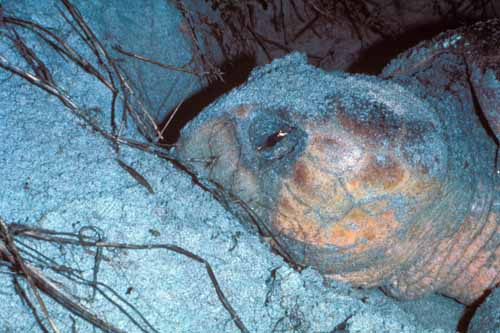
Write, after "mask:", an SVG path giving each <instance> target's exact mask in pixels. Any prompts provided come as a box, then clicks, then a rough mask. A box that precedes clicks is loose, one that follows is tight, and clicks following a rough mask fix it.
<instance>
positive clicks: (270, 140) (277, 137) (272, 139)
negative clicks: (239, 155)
mask: <svg viewBox="0 0 500 333" xmlns="http://www.w3.org/2000/svg"><path fill="white" fill-rule="evenodd" d="M288 133H290V130H281V129H280V130H279V131H277V132H274V133H273V134H271V135H270V136H268V137H267V139H266V141H265V142H264V144H263V145H260V146H257V151H261V150H266V149H269V148H272V147H274V146H276V144H278V142H280V141H281V140H283V139H284V138H285V137H286V136H287V135H288Z"/></svg>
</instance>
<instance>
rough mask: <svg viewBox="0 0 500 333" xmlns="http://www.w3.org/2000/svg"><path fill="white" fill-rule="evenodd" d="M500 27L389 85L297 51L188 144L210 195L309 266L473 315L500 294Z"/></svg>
mask: <svg viewBox="0 0 500 333" xmlns="http://www.w3.org/2000/svg"><path fill="white" fill-rule="evenodd" d="M499 78H500V20H490V21H487V22H482V23H478V24H475V25H472V26H469V27H465V28H461V29H459V30H454V31H449V32H445V33H443V34H441V35H439V36H437V37H436V38H434V39H433V40H431V41H425V42H422V43H420V44H419V45H417V46H416V47H414V48H412V49H410V50H408V51H406V52H405V53H403V54H402V55H400V56H399V57H397V58H396V59H395V60H393V61H392V62H390V63H389V65H387V66H386V68H385V69H384V70H383V71H382V73H381V74H380V75H379V76H367V75H354V74H349V73H343V72H325V71H323V70H321V69H318V68H315V67H313V66H311V65H308V64H307V61H306V58H305V56H303V55H302V54H300V53H292V54H290V55H288V56H287V57H285V58H282V59H278V60H275V61H273V62H272V63H271V64H269V65H266V66H263V67H262V68H258V69H256V70H254V71H253V72H252V74H251V75H250V77H249V78H248V80H247V82H246V83H245V84H244V85H242V86H240V87H238V88H235V89H234V90H233V91H231V92H230V93H228V94H227V95H225V96H223V97H221V98H220V99H218V100H217V101H216V102H214V103H213V104H212V105H210V106H209V107H207V108H206V109H205V110H203V111H202V112H201V113H200V114H199V115H198V116H197V117H196V118H195V119H194V120H192V121H191V122H190V123H189V124H188V125H187V126H186V127H185V128H184V129H183V130H182V132H181V137H180V139H179V142H178V145H177V147H176V148H175V154H176V156H177V158H178V159H179V161H180V162H181V163H182V164H184V165H185V166H186V168H187V169H188V170H190V171H191V172H192V173H193V174H194V175H195V176H196V178H197V179H198V180H199V182H200V183H201V184H202V185H203V186H205V187H206V188H207V189H209V190H210V191H211V192H213V193H214V195H215V196H216V198H217V199H218V200H220V201H221V202H222V203H223V204H224V205H225V206H226V207H227V208H228V209H229V210H230V211H232V212H233V213H234V214H235V215H236V216H237V217H238V218H239V219H240V220H242V221H244V222H246V223H247V224H248V225H253V226H255V227H256V228H258V229H259V230H260V231H261V232H262V233H263V234H264V235H266V236H268V237H271V238H272V241H273V244H274V245H275V246H276V247H277V248H279V249H280V251H281V252H282V253H283V254H284V255H286V256H288V257H289V259H290V260H292V261H293V262H295V263H297V264H299V265H308V266H313V267H315V268H316V269H318V270H319V271H320V272H321V273H322V274H324V275H325V276H328V277H331V278H333V279H337V280H343V281H348V282H350V283H352V284H353V285H355V286H365V287H369V286H381V287H383V289H384V290H385V291H386V292H387V293H389V294H390V295H393V296H394V297H397V298H400V299H412V298H416V297H420V296H423V295H426V294H428V293H431V292H439V293H442V294H444V295H447V296H450V297H453V298H455V299H457V300H458V301H460V302H462V303H465V304H471V303H472V302H473V301H475V300H476V299H478V298H479V297H480V296H481V295H483V293H485V291H486V290H489V289H491V288H493V287H495V286H496V285H497V284H498V283H499V282H500V247H499V244H500V232H499V230H500V229H499V228H500V223H499V222H500V215H499V214H500V191H499V187H498V183H499V171H498V168H497V150H498V138H499V137H500V111H499V110H500V82H499Z"/></svg>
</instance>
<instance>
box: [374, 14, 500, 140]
mask: <svg viewBox="0 0 500 333" xmlns="http://www.w3.org/2000/svg"><path fill="white" fill-rule="evenodd" d="M445 55H449V56H453V57H455V59H456V58H459V59H460V58H461V61H460V62H461V63H462V64H463V65H464V66H463V67H462V68H463V73H450V75H464V76H465V77H467V79H468V81H469V83H470V86H471V90H472V94H473V96H474V98H475V100H476V102H477V108H478V111H479V112H480V114H481V116H484V119H485V120H486V123H485V124H484V125H485V126H486V127H487V129H488V130H491V132H492V133H491V134H493V135H494V136H495V137H496V141H497V142H498V140H499V139H500V20H499V19H492V20H489V21H485V22H479V23H476V24H474V25H470V26H466V27H463V28H460V29H457V30H451V31H447V32H444V33H441V34H439V35H438V36H437V37H435V38H433V39H432V40H429V41H424V42H421V43H419V44H418V45H416V46H415V47H413V48H412V49H410V50H408V51H406V52H404V53H402V54H401V55H400V56H399V57H397V58H396V59H394V60H393V61H391V62H390V63H389V64H388V65H387V66H386V67H385V68H384V70H383V71H382V73H381V76H382V77H383V78H387V79H392V78H397V77H402V76H412V75H414V74H415V73H418V72H419V71H423V70H425V69H426V68H428V67H429V66H432V65H435V64H436V60H437V59H438V58H440V57H442V56H445ZM443 66H446V64H445V63H444V62H443ZM454 68H455V69H456V68H460V67H459V66H455V67H454ZM445 70H448V69H445Z"/></svg>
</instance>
